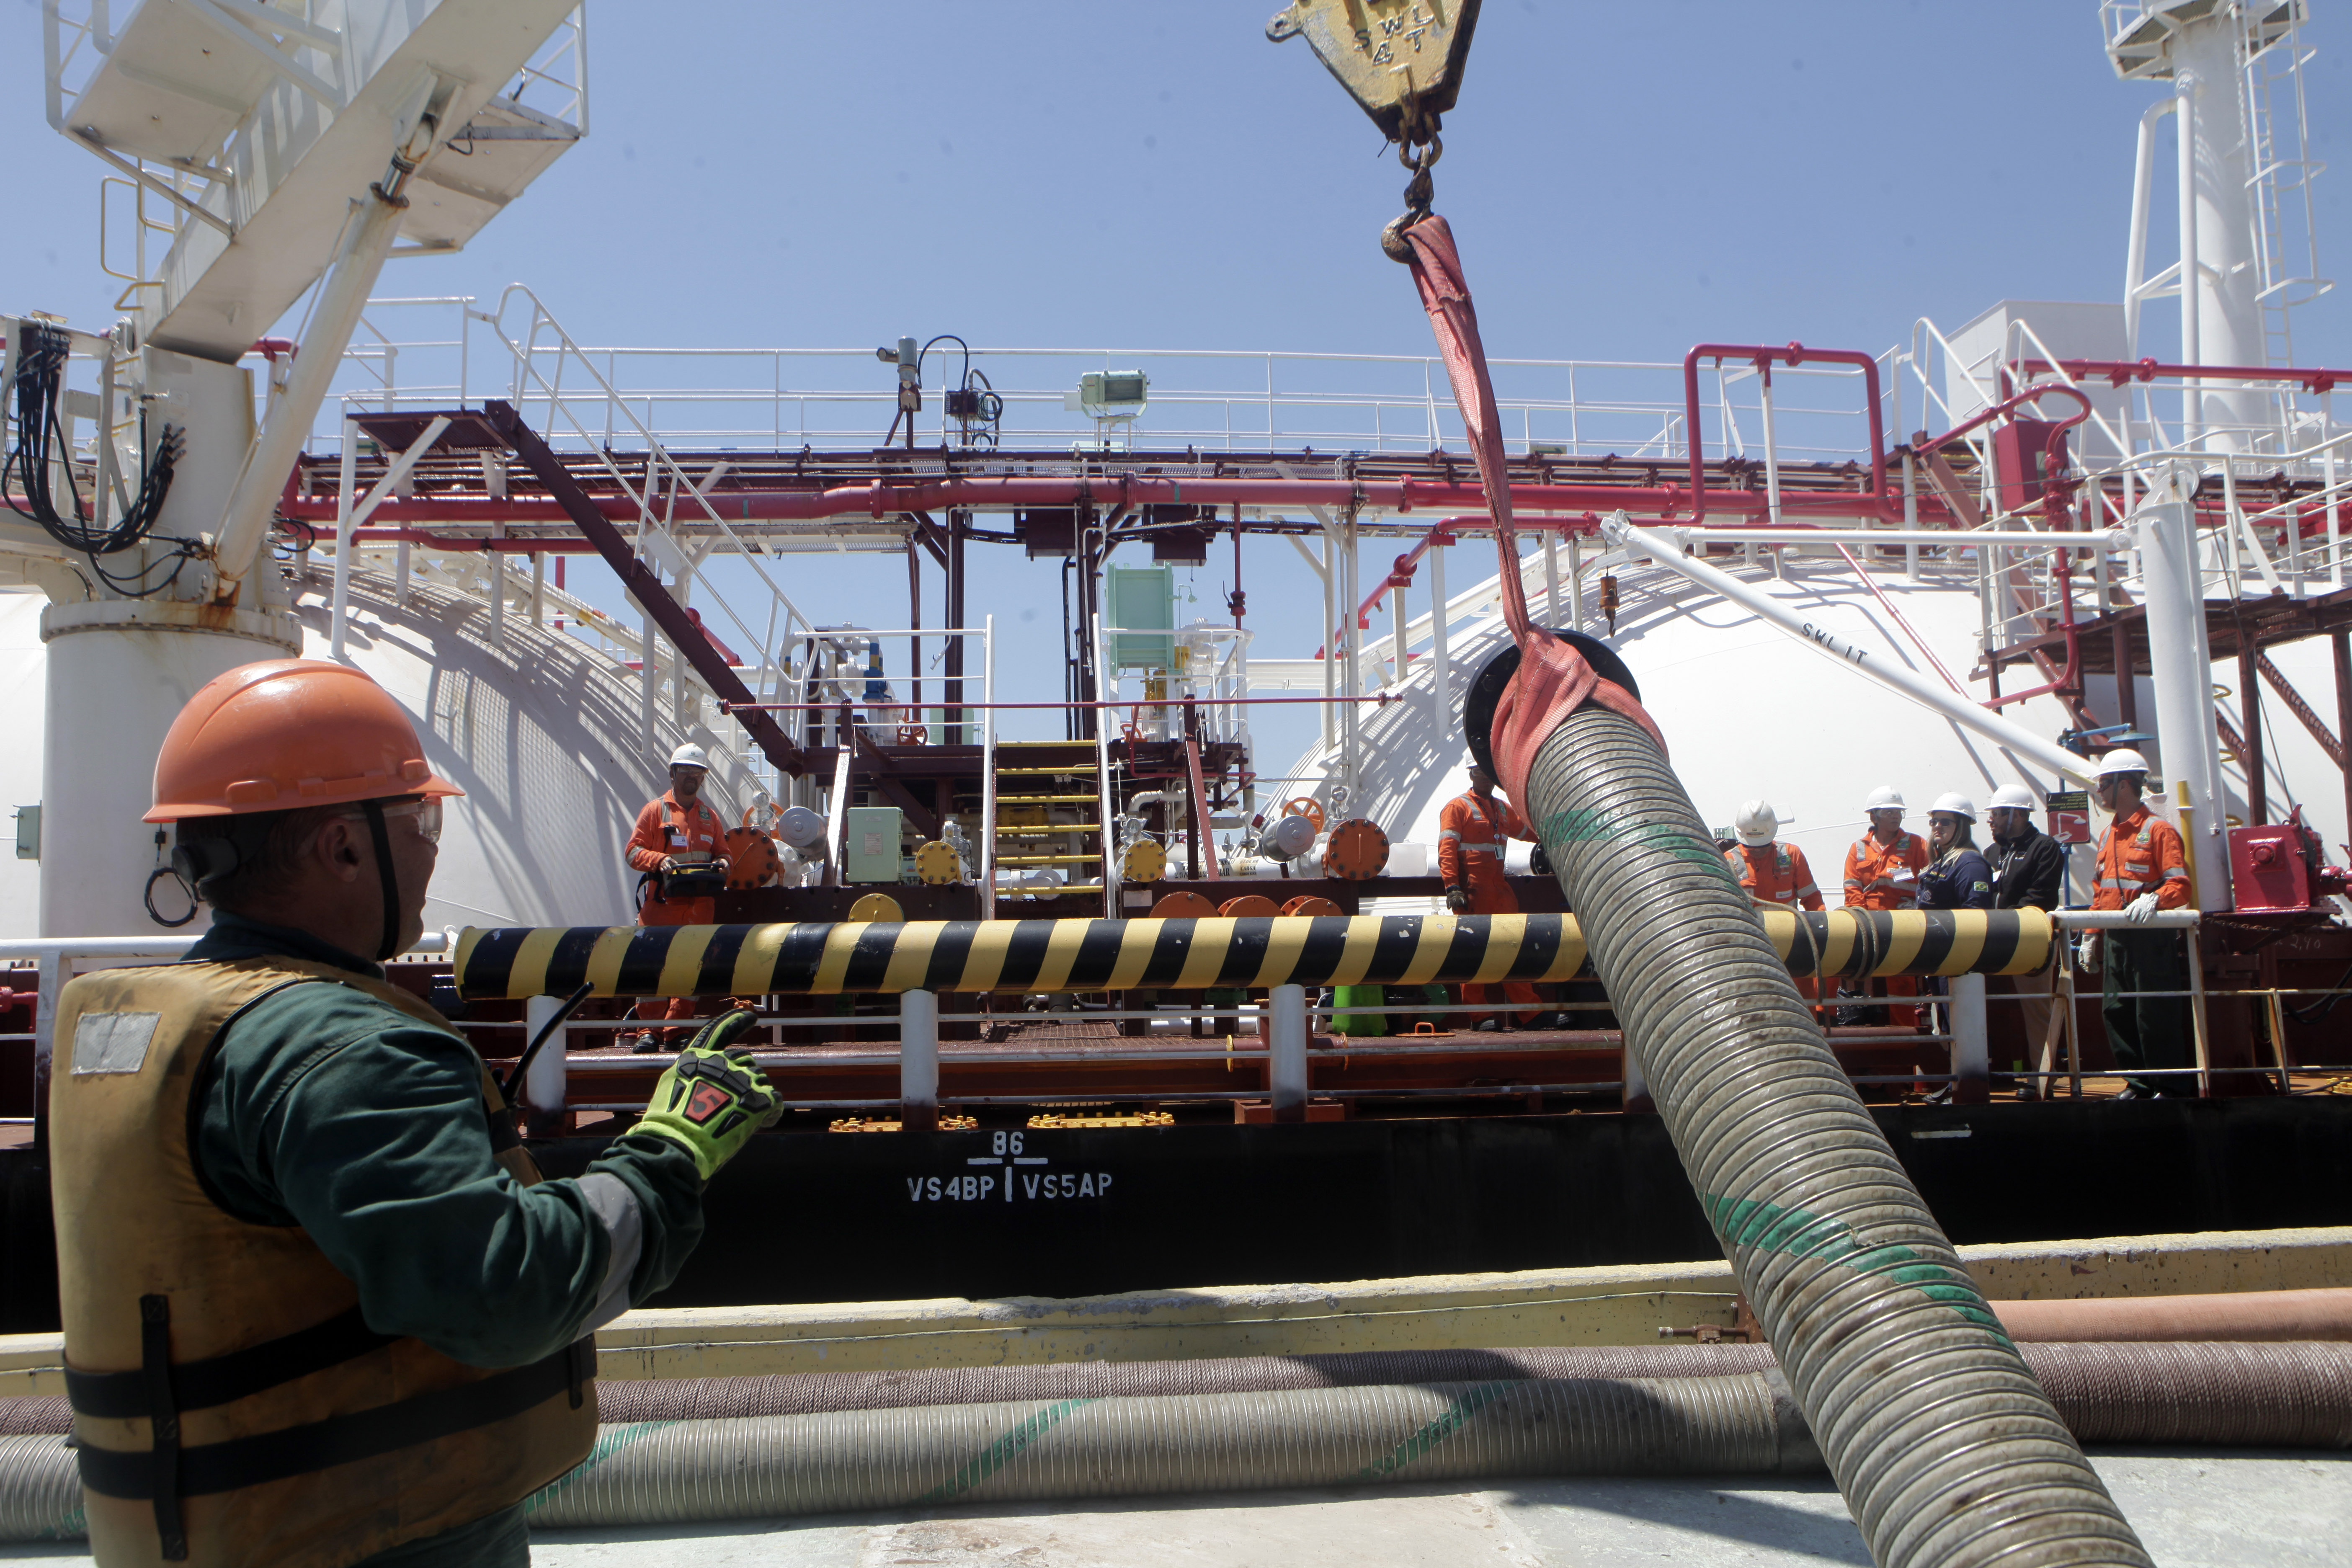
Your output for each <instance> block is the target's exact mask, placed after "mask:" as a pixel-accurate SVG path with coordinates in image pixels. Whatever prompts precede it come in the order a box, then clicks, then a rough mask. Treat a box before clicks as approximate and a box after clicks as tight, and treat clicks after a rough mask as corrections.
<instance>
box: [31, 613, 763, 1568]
mask: <svg viewBox="0 0 2352 1568" xmlns="http://www.w3.org/2000/svg"><path fill="white" fill-rule="evenodd" d="M460 793H461V792H460V791H459V790H458V788H457V785H455V784H451V783H450V782H449V781H448V780H446V779H445V778H442V777H440V776H438V775H436V773H434V772H433V770H432V768H431V767H430V766H429V765H428V764H427V763H426V762H425V754H424V747H423V746H422V745H420V744H419V743H418V741H417V736H416V731H415V727H414V726H413V725H412V724H411V723H410V722H409V721H408V716H407V715H406V714H405V713H404V712H403V711H402V710H401V709H400V707H399V705H398V704H397V703H395V702H394V700H392V698H391V697H390V696H388V695H387V694H386V693H385V692H384V691H383V689H382V688H380V687H378V686H377V685H376V684H375V682H374V681H373V680H370V679H368V678H367V677H366V676H364V675H362V674H361V673H360V672H359V671H357V670H354V669H350V668H345V667H343V666H341V665H337V664H327V663H322V662H320V661H316V660H311V659H271V660H268V661H266V662H263V663H259V664H251V665H247V666H245V667H243V668H238V669H233V670H231V671H229V672H228V673H227V674H226V675H222V676H220V677H218V678H217V679H214V680H212V681H211V682H209V683H208V684H206V685H205V687H204V688H202V689H200V690H198V691H197V692H196V694H195V696H194V697H193V698H192V699H191V700H189V702H188V704H187V706H186V707H185V708H184V709H183V710H181V713H180V715H179V717H178V719H177V720H175V721H173V725H172V728H171V731H170V733H169V734H167V735H166V736H165V737H164V741H163V751H162V753H161V755H160V756H159V757H158V758H157V759H156V763H155V795H154V807H153V809H152V811H150V812H149V813H148V814H147V819H148V820H149V821H151V822H168V823H173V824H176V825H177V828H176V837H177V840H178V842H177V845H176V847H175V848H174V850H173V863H174V865H175V866H176V867H177V868H179V870H180V871H181V872H182V874H183V875H184V876H185V877H187V878H188V879H189V880H190V882H191V883H192V884H193V886H194V888H195V889H197V890H198V891H199V892H200V894H201V896H202V897H203V898H204V899H205V900H206V901H208V902H210V903H211V904H212V905H213V908H214V911H215V914H214V920H213V923H212V927H211V929H210V930H209V931H206V932H205V935H204V936H203V937H202V938H201V939H200V940H199V941H198V942H196V944H195V945H194V947H193V948H192V949H191V950H190V951H189V952H188V954H187V956H186V957H185V958H184V960H183V961H181V962H180V963H170V964H162V965H155V966H151V967H142V968H134V969H110V970H103V971H100V972H99V973H94V974H87V975H84V976H82V977H80V978H79V979H77V980H75V981H73V982H72V983H71V984H68V985H67V986H66V987H65V989H64V991H63V992H62V994H60V995H59V997H58V1012H57V1030H58V1033H57V1039H58V1057H59V1062H58V1066H59V1068H60V1070H59V1071H58V1074H57V1076H56V1077H55V1079H53V1080H52V1082H51V1085H50V1097H49V1139H50V1173H51V1194H52V1201H53V1203H54V1205H55V1210H56V1215H57V1237H58V1299H59V1303H60V1305H61V1307H62V1309H63V1315H64V1326H65V1355H66V1361H67V1363H68V1365H69V1366H71V1367H72V1368H73V1372H72V1373H71V1374H70V1375H69V1377H68V1397H69V1398H70V1399H71V1400H72V1402H73V1406H74V1432H75V1436H76V1438H77V1444H78V1446H77V1451H76V1458H77V1462H78V1464H79V1468H80V1475H81V1482H82V1497H83V1510H84V1514H85V1517H86V1518H87V1521H88V1525H89V1541H90V1548H91V1555H92V1556H93V1557H94V1558H95V1559H96V1560H97V1562H99V1563H102V1564H108V1565H113V1564H128V1563H140V1564H147V1563H156V1562H159V1561H162V1562H181V1561H184V1562H189V1563H278V1564H293V1565H297V1568H334V1565H338V1564H351V1565H354V1568H361V1565H365V1564H381V1563H390V1562H394V1561H397V1562H399V1563H405V1564H415V1563H426V1562H432V1563H492V1562H496V1563H520V1562H522V1561H524V1560H526V1558H527V1557H528V1554H529V1550H530V1548H529V1542H528V1540H527V1537H526V1535H525V1531H524V1528H523V1521H522V1503H523V1500H525V1499H526V1498H528V1497H529V1496H530V1494H531V1493H532V1492H534V1491H535V1490H537V1489H540V1488H541V1487H543V1486H545V1485H546V1484H547V1483H549V1482H550V1481H551V1480H554V1479H556V1478H558V1477H560V1476H562V1474H564V1473H565V1472H566V1471H567V1470H569V1469H571V1468H572V1467H573V1466H575V1465H576V1464H578V1463H579V1462H580V1460H581V1459H582V1458H584V1457H585V1456H586V1455H587V1454H588V1452H589V1450H590V1448H591V1447H592V1446H593V1443H594V1441H595V1436H596V1405H595V1399H594V1394H593V1377H594V1373H595V1353H594V1341H593V1337H592V1336H593V1332H594V1331H595V1329H596V1328H597V1326H598V1325H599V1324H602V1323H604V1322H607V1321H611V1320H612V1319H613V1318H614V1317H616V1316H618V1315H619V1314H620V1313H621V1312H622V1311H624V1310H626V1309H627V1308H628V1307H629V1306H630V1305H632V1304H633V1303H635V1302H637V1301H641V1300H644V1299H645V1298H646V1296H648V1295H650V1294H652V1293H653V1292H654V1291H655V1290H657V1289H661V1288H662V1287H663V1286H665V1285H667V1283H668V1282H669V1281H670V1279H673V1278H674V1277H675V1276H676V1275H677V1270H678V1268H679V1266H680V1265H681V1264H682V1263H683V1262H684V1260H685V1258H686V1255H687V1254H688V1251H690V1250H691V1249H692V1247H693V1246H694V1244H695V1242H696V1240H697V1239H698V1237H699V1236H700V1234H701V1228H702V1215H701V1194H702V1187H703V1184H704V1183H705V1182H706V1181H707V1180H708V1179H709V1176H710V1175H711V1173H713V1172H715V1171H716V1169H717V1168H718V1166H719V1163H723V1162H724V1160H725V1159H726V1158H727V1157H729V1156H730V1155H731V1154H732V1153H733V1152H735V1150H736V1149H738V1148H740V1145H741V1143H742V1142H744V1141H746V1140H748V1139H749V1138H750V1136H751V1133H752V1132H753V1131H756V1130H757V1129H758V1128H759V1127H761V1126H763V1125H766V1124H767V1123H768V1122H770V1121H773V1120H774V1117H775V1115H776V1114H777V1112H778V1108H777V1107H776V1105H775V1102H774V1097H773V1096H772V1094H770V1093H769V1092H768V1090H767V1088H766V1085H765V1084H764V1083H763V1082H762V1081H761V1079H760V1077H759V1074H758V1073H757V1071H756V1070H755V1069H753V1068H751V1067H749V1066H748V1065H746V1064H740V1063H737V1062H734V1061H733V1060H731V1059H730V1058H728V1057H727V1056H726V1055H725V1054H724V1052H723V1050H722V1049H720V1048H719V1047H723V1046H724V1044H725V1042H726V1039H727V1037H728V1031H730V1030H731V1031H735V1032H740V1030H741V1029H742V1028H743V1027H746V1026H749V1024H750V1023H751V1016H750V1015H748V1014H738V1015H735V1016H733V1017H731V1018H730V1019H724V1020H721V1021H720V1023H719V1024H718V1025H714V1026H712V1030H711V1031H710V1040H709V1046H710V1048H709V1049H708V1050H707V1051H698V1052H694V1053H689V1058H688V1059H690V1060H691V1061H693V1062H694V1063H695V1064H696V1065H695V1066H694V1067H693V1068H690V1069H689V1068H686V1067H685V1066H684V1065H683V1063H682V1064H681V1066H680V1067H678V1068H672V1069H671V1070H670V1072H669V1073H668V1074H666V1075H665V1081H664V1082H663V1083H661V1084H657V1085H656V1088H655V1090H654V1093H655V1108H656V1109H655V1110H653V1111H651V1112H649V1113H648V1114H647V1115H646V1117H645V1118H644V1119H643V1120H641V1121H639V1122H638V1123H637V1124H636V1125H635V1127H633V1128H632V1129H630V1131H629V1132H628V1133H627V1134H625V1135H624V1136H623V1137H621V1138H619V1139H617V1140H615V1141H614V1143H613V1144H612V1145H611V1146H610V1147H609V1148H608V1149H607V1150H606V1152H604V1154H602V1155H600V1156H599V1157H598V1158H597V1159H595V1160H593V1161H592V1162H591V1163H589V1165H588V1167H587V1169H586V1171H585V1172H583V1173H582V1174H581V1175H579V1176H577V1177H573V1178H570V1179H566V1180H559V1181H543V1180H541V1177H540V1174H539V1172H538V1170H537V1169H536V1167H535V1166H534V1165H533V1164H532V1163H531V1161H530V1157H529V1155H527V1154H525V1153H524V1152H523V1151H522V1148H521V1146H520V1142H519V1141H518V1140H517V1137H516V1133H515V1126H514V1121H513V1119H512V1116H511V1114H510V1113H509V1111H508V1110H507V1107H506V1104H505V1101H504V1100H503V1099H502V1097H501V1096H500V1094H499V1089H498V1085H497V1083H496V1082H495V1080H494V1079H492V1078H491V1076H490V1073H489V1070H488V1068H487V1067H486V1066H485V1065H484V1064H483V1062H482V1059H481V1058H479V1057H478V1056H477V1055H476V1054H475V1052H474V1049H473V1047H471V1046H469V1045H468V1044H467V1042H466V1040H465V1039H464V1038H463V1037H460V1036H459V1035H458V1034H457V1031H456V1030H455V1029H453V1028H452V1027H451V1026H449V1024H448V1022H447V1021H446V1019H444V1018H443V1017H442V1016H440V1015H439V1014H438V1013H436V1012H435V1011H434V1010H433V1009H432V1008H431V1007H429V1006H426V1005H425V1004H424V1003H423V1002H420V1001H418V1000H417V999H416V998H415V996H414V995H412V994H410V993H409V992H408V991H407V990H405V989H404V988H402V987H400V986H396V985H394V984H390V983H389V982H388V981H387V980H386V978H385V975H384V972H383V969H382V968H380V967H379V964H380V963H381V962H382V961H383V959H385V958H388V957H390V956H392V955H393V954H394V953H397V952H402V951H403V950H404V949H406V948H408V947H410V946H411V945H413V944H414V943H415V941H416V939H417V936H418V933H419V932H420V931H421V930H422V929H423V923H424V920H423V916H424V907H425V887H426V884H427V883H428V881H429V880H430V879H431V877H432V875H433V868H434V863H435V859H436V853H437V851H436V845H437V841H438V838H439V835H440V827H441V812H442V804H443V802H444V801H446V800H447V799H449V798H451V797H453V796H455V795H458V794H460ZM688 1079H694V1080H695V1081H694V1082H693V1083H692V1084H691V1085H689V1084H688ZM689 1087H691V1088H692V1089H694V1094H693V1096H692V1098H691V1099H690V1100H688V1101H687V1103H686V1107H685V1110H672V1109H669V1108H670V1107H673V1106H676V1105H677V1104H678V1102H679V1100H680V1099H681V1097H683V1096H684V1091H685V1090H686V1089H688V1088H689ZM721 1128H723V1129H724V1131H719V1130H720V1129H721ZM159 1458H162V1459H163V1460H164V1461H166V1462H163V1463H159V1462H158V1460H159Z"/></svg>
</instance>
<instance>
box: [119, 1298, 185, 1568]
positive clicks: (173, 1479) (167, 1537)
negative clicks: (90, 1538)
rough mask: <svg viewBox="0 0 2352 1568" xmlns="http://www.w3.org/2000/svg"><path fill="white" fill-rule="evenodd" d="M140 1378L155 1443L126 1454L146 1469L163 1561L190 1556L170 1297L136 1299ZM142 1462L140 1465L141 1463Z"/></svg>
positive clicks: (173, 1560) (148, 1489)
mask: <svg viewBox="0 0 2352 1568" xmlns="http://www.w3.org/2000/svg"><path fill="white" fill-rule="evenodd" d="M139 1363H140V1365H139V1371H138V1373H137V1374H136V1375H137V1376H138V1378H139V1381H140V1382H141V1383H142V1384H144V1385H145V1388H146V1394H147V1410H146V1415H147V1418H148V1421H149V1422H150V1423H151V1425H152V1431H153V1433H154V1441H153V1445H152V1447H150V1448H149V1449H148V1450H147V1452H146V1453H144V1454H126V1455H124V1456H123V1458H127V1459H129V1460H130V1461H131V1465H132V1467H133V1468H144V1469H145V1471H146V1473H147V1495H148V1496H149V1497H151V1498H152V1499H153V1500H154V1501H155V1535H156V1539H157V1541H158V1542H159V1543H160V1544H161V1547H162V1555H163V1561H164V1562H166V1563H184V1562H186V1561H187V1559H188V1531H187V1527H186V1526H185V1525H184V1523H182V1522H181V1520H180V1411H179V1406H178V1405H177V1404H176V1403H175V1402H174V1401H173V1395H172V1299H171V1298H170V1297H168V1296H142V1297H140V1298H139ZM142 1460H143V1461H144V1464H143V1466H142Z"/></svg>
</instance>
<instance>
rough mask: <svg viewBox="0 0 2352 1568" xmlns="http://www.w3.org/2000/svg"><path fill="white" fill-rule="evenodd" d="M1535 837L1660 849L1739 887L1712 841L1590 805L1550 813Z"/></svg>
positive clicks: (1662, 824)
mask: <svg viewBox="0 0 2352 1568" xmlns="http://www.w3.org/2000/svg"><path fill="white" fill-rule="evenodd" d="M1536 837H1538V838H1540V839H1542V840H1543V841H1544V842H1545V843H1546V844H1600V843H1606V842H1609V841H1611V840H1617V841H1620V842H1622V843H1626V844H1630V845H1633V846H1634V847H1658V848H1663V849H1664V850H1665V852H1666V853H1667V854H1669V855H1672V856H1673V857H1674V858H1675V859H1677V860H1687V861H1689V862H1690V863H1691V864H1692V865H1694V866H1704V867H1706V868H1707V869H1708V870H1710V871H1712V872H1714V873H1715V874H1716V875H1717V876H1718V877H1721V878H1722V879H1724V880H1726V881H1727V882H1729V883H1731V885H1732V886H1734V887H1738V885H1739V879H1738V878H1737V877H1734V876H1733V875H1732V874H1731V866H1730V863H1729V862H1728V861H1727V860H1725V859H1724V858H1723V851H1722V850H1720V849H1717V847H1715V840H1714V839H1712V838H1698V837H1693V836H1692V835H1690V834H1688V833H1685V832H1682V831H1680V830H1679V829H1676V828H1675V827H1673V826H1669V825H1667V824H1665V823H1663V822H1645V821H1643V820H1642V819H1640V818H1638V817H1620V816H1610V815H1609V814H1608V813H1607V812H1604V811H1601V810H1599V809H1597V808H1595V807H1592V806H1589V805H1579V806H1570V808H1569V809H1567V810H1565V811H1555V812H1553V813H1552V814H1551V815H1550V816H1547V817H1545V818H1544V819H1543V820H1542V821H1541V822H1540V823H1538V824H1537V826H1536Z"/></svg>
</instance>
